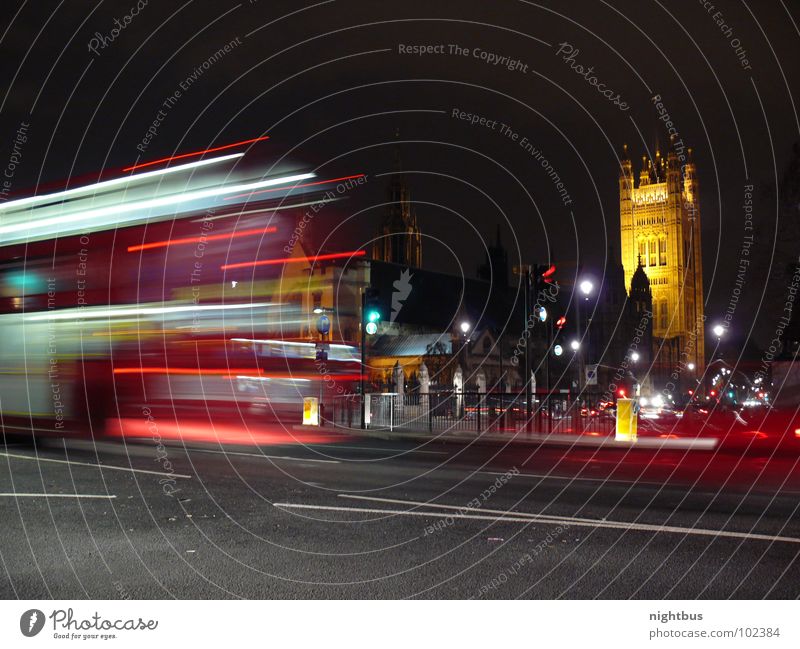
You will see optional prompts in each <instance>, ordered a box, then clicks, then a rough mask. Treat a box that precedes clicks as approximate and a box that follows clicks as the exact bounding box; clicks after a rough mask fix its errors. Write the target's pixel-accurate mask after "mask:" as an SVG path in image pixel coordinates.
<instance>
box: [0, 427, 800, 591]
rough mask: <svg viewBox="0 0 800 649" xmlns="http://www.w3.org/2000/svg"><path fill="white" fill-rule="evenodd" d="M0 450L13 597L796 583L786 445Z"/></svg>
mask: <svg viewBox="0 0 800 649" xmlns="http://www.w3.org/2000/svg"><path fill="white" fill-rule="evenodd" d="M0 452H2V454H0V530H1V532H0V566H1V567H0V595H2V597H4V598H14V597H18V598H26V599H40V598H63V599H73V598H111V599H116V598H133V599H139V598H171V597H175V598H228V597H245V598H407V597H420V598H518V597H523V598H581V599H585V598H629V597H641V598H656V599H658V598H696V597H701V598H728V597H734V598H762V597H772V598H797V597H798V596H800V515H798V507H800V470H799V469H798V460H797V458H795V457H781V458H777V459H773V460H769V459H768V458H765V457H758V456H747V457H740V456H736V455H720V454H714V453H708V452H690V453H687V452H685V451H670V452H668V453H667V452H659V453H656V452H652V451H647V452H644V451H629V452H623V451H612V450H602V451H595V450H592V449H582V450H576V451H569V450H565V449H559V448H552V447H551V448H547V447H538V448H536V447H514V448H508V449H500V448H498V447H490V446H484V447H478V446H471V447H465V446H460V445H455V444H438V443H433V444H428V445H425V446H422V447H415V446H413V445H411V444H407V443H402V442H396V441H395V442H389V441H382V440H378V439H367V438H358V439H354V438H345V437H343V438H341V439H339V440H333V441H332V443H320V444H318V445H314V446H305V445H298V444H293V445H289V444H276V445H270V446H261V447H255V446H243V445H239V446H229V447H226V448H225V449H222V448H220V446H219V445H210V444H208V445H203V444H198V443H195V444H194V445H193V446H192V447H190V448H186V447H184V446H183V445H182V444H180V443H173V444H171V445H169V446H166V447H164V448H162V449H159V448H158V447H157V446H156V445H155V444H154V442H153V441H152V440H139V441H132V440H127V441H126V442H122V441H120V442H102V443H98V444H96V445H95V444H94V443H92V442H90V441H77V440H68V441H65V440H63V439H50V440H46V441H43V442H40V443H39V444H38V446H37V447H34V446H32V445H31V444H26V443H11V441H10V440H9V442H8V444H7V445H6V446H5V447H0ZM505 472H510V473H508V474H506V475H505V477H503V474H504V473H505ZM493 487H494V488H493ZM44 493H47V494H50V496H49V497H44V496H43V495H42V494H44Z"/></svg>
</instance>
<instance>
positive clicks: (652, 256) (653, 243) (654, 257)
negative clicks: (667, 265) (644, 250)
mask: <svg viewBox="0 0 800 649" xmlns="http://www.w3.org/2000/svg"><path fill="white" fill-rule="evenodd" d="M656 245H657V242H656V240H655V239H650V256H649V257H648V262H647V265H648V266H655V265H656V264H657V262H658V256H657V253H656Z"/></svg>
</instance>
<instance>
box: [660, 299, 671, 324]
mask: <svg viewBox="0 0 800 649" xmlns="http://www.w3.org/2000/svg"><path fill="white" fill-rule="evenodd" d="M668 322H669V319H668V317H667V299H666V298H664V299H663V300H661V307H660V308H659V313H658V328H659V329H666V328H667V323H668Z"/></svg>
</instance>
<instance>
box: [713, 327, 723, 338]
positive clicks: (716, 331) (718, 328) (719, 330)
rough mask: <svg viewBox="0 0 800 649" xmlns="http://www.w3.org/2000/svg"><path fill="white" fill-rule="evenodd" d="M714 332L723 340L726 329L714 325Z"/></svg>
mask: <svg viewBox="0 0 800 649" xmlns="http://www.w3.org/2000/svg"><path fill="white" fill-rule="evenodd" d="M712 331H713V332H714V335H715V336H716V337H717V338H722V336H724V335H725V327H723V326H722V325H721V324H718V325H714V328H713V329H712Z"/></svg>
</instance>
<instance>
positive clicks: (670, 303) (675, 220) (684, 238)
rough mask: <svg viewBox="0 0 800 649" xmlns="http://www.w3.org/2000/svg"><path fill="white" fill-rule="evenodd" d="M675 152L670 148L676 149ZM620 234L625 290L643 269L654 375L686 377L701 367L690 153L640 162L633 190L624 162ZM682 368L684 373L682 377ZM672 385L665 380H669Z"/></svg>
mask: <svg viewBox="0 0 800 649" xmlns="http://www.w3.org/2000/svg"><path fill="white" fill-rule="evenodd" d="M673 144H674V143H673ZM619 212H620V234H621V239H622V264H623V266H624V268H625V285H626V286H627V287H630V286H631V280H632V279H633V276H634V273H635V272H636V269H637V267H638V266H639V260H640V259H641V266H642V269H643V270H644V272H645V273H646V274H647V279H648V280H650V290H651V291H652V296H653V297H652V299H653V345H654V348H655V349H654V353H655V359H654V360H655V366H654V369H655V370H656V373H657V374H661V376H662V377H668V376H669V375H670V374H671V375H672V376H673V380H672V382H673V383H674V382H675V377H676V374H677V377H678V378H680V377H684V378H685V377H687V376H689V374H688V373H687V372H688V371H687V368H686V365H688V364H689V363H694V364H695V366H696V372H699V371H702V369H703V368H704V366H705V361H704V358H705V345H704V336H703V333H704V330H705V326H704V323H703V320H704V316H703V269H702V260H701V244H700V205H699V193H698V186H697V175H696V169H695V165H694V162H693V160H692V150H691V149H688V150H686V151H684V149H683V147H682V146H681V147H677V146H673V147H672V148H671V150H670V151H669V153H668V154H667V157H666V158H664V157H662V155H661V152H660V151H658V150H656V154H655V160H648V159H647V158H646V156H643V157H642V169H641V171H640V173H639V182H638V185H637V184H636V183H635V180H634V175H633V166H632V165H631V161H630V159H629V158H628V147H627V145H626V146H625V152H624V155H623V160H622V167H621V170H620V176H619ZM681 368H682V369H681ZM667 381H669V378H667Z"/></svg>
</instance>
